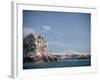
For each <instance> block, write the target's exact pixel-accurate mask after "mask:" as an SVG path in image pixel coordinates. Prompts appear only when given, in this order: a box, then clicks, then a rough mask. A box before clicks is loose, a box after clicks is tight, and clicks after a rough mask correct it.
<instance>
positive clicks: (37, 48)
mask: <svg viewBox="0 0 100 80" xmlns="http://www.w3.org/2000/svg"><path fill="white" fill-rule="evenodd" d="M23 53H24V54H23V62H24V63H25V62H34V63H41V62H48V61H56V60H57V59H58V58H57V56H54V55H50V54H48V44H47V41H46V40H45V39H44V37H43V36H41V35H39V34H38V33H31V34H29V35H28V36H26V37H25V38H24V40H23Z"/></svg>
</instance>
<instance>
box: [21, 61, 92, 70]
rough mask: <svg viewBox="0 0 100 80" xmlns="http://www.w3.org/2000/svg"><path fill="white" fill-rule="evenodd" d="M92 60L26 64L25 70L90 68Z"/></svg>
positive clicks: (24, 65)
mask: <svg viewBox="0 0 100 80" xmlns="http://www.w3.org/2000/svg"><path fill="white" fill-rule="evenodd" d="M90 65H91V61H90V60H59V61H55V62H47V63H24V64H23V69H39V68H57V67H78V66H90Z"/></svg>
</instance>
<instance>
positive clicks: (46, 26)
mask: <svg viewBox="0 0 100 80" xmlns="http://www.w3.org/2000/svg"><path fill="white" fill-rule="evenodd" d="M43 29H44V30H46V31H50V30H51V27H50V26H48V25H44V26H43Z"/></svg>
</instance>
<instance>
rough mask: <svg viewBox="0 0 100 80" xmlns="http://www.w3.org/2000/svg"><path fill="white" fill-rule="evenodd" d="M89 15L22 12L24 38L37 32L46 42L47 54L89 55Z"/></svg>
mask: <svg viewBox="0 0 100 80" xmlns="http://www.w3.org/2000/svg"><path fill="white" fill-rule="evenodd" d="M90 18H91V15H90V14H88V13H71V12H69V13H68V12H49V11H30V10H24V11H23V30H24V36H25V35H27V34H29V33H32V32H37V33H39V34H41V35H43V36H44V38H45V39H46V40H47V42H48V47H49V52H63V51H66V50H73V51H80V52H88V53H90V35H91V34H90V32H91V31H90V30H91V29H90V28H91V22H90V20H91V19H90Z"/></svg>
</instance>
